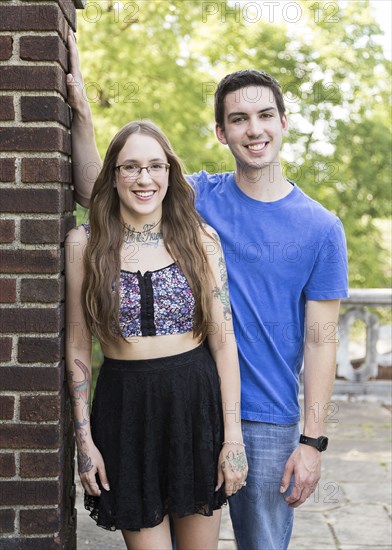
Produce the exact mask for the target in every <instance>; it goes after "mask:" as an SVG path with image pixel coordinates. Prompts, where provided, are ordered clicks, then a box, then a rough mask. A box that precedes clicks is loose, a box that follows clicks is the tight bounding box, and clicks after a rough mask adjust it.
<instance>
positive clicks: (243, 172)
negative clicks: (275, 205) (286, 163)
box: [235, 163, 293, 202]
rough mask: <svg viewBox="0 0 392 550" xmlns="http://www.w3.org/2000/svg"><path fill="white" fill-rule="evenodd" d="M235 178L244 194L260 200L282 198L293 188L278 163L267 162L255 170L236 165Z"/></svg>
mask: <svg viewBox="0 0 392 550" xmlns="http://www.w3.org/2000/svg"><path fill="white" fill-rule="evenodd" d="M235 179H236V182H237V185H238V187H239V188H240V189H241V191H243V193H245V195H248V196H249V197H251V198H252V199H255V200H258V201H262V202H274V201H277V200H279V199H283V198H284V197H285V196H286V195H288V194H289V193H290V192H291V191H292V189H293V186H292V184H291V183H290V182H289V181H288V180H287V179H286V178H285V177H284V176H283V173H282V167H281V165H280V163H276V164H274V165H272V164H269V165H267V166H265V167H263V168H261V169H257V170H256V169H250V168H249V167H247V168H244V167H242V166H238V165H237V170H236V172H235Z"/></svg>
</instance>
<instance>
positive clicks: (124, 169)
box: [116, 162, 170, 179]
mask: <svg viewBox="0 0 392 550" xmlns="http://www.w3.org/2000/svg"><path fill="white" fill-rule="evenodd" d="M169 168H170V164H168V163H165V162H155V163H154V164H150V165H149V166H138V165H137V164H131V163H130V164H120V165H119V166H116V170H120V173H121V175H122V176H123V177H124V178H129V179H134V178H137V177H138V176H139V174H141V173H142V170H147V172H148V173H149V174H150V176H162V174H164V173H165V172H167V171H168V170H169Z"/></svg>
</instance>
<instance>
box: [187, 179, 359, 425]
mask: <svg viewBox="0 0 392 550" xmlns="http://www.w3.org/2000/svg"><path fill="white" fill-rule="evenodd" d="M189 181H190V182H191V184H192V185H193V186H194V188H195V191H196V207H197V209H198V211H199V213H200V214H201V215H202V216H203V218H204V219H205V220H206V222H207V223H209V224H210V225H211V226H212V227H214V228H215V229H216V230H217V232H218V234H219V236H220V238H221V241H222V248H223V252H224V255H225V259H226V263H227V271H228V279H229V292H230V301H231V305H232V310H233V323H234V333H235V336H236V340H237V345H238V351H239V359H240V369H241V409H242V418H243V419H244V420H253V421H259V422H272V423H275V424H293V423H296V422H298V421H299V418H300V408H299V403H298V389H299V373H300V370H301V366H302V362H303V352H304V346H303V343H304V318H305V303H306V300H334V299H339V298H345V297H347V296H348V282H347V273H348V269H347V253H346V241H345V236H344V231H343V227H342V224H341V222H340V220H339V219H338V218H337V217H336V216H335V215H333V214H332V213H331V212H329V211H328V210H326V209H325V208H324V207H323V206H321V204H319V203H318V202H316V201H314V200H313V199H311V198H310V197H308V196H307V195H306V194H305V193H304V192H303V191H301V189H299V187H297V186H296V185H295V184H293V189H292V191H291V192H290V193H289V194H288V195H287V196H286V197H284V198H282V199H280V200H277V201H274V202H261V201H258V200H254V199H252V198H250V197H249V196H248V195H246V194H245V193H243V192H242V191H241V189H240V188H239V187H238V186H237V183H236V181H235V177H234V174H233V173H232V172H231V173H224V174H208V173H207V172H204V171H202V172H199V173H197V174H194V175H193V176H190V177H189ZM291 183H292V182H291ZM315 330H317V327H315ZM331 331H333V327H332V328H331ZM223 337H224V328H223Z"/></svg>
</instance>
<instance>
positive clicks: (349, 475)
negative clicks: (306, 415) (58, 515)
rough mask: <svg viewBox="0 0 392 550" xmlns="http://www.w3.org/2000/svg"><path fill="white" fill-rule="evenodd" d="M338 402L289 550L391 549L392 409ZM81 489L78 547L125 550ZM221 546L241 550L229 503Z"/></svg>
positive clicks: (361, 402) (118, 535)
mask: <svg viewBox="0 0 392 550" xmlns="http://www.w3.org/2000/svg"><path fill="white" fill-rule="evenodd" d="M334 404H335V405H334V409H333V410H334V417H333V418H334V419H335V420H338V422H334V423H332V422H329V423H327V424H326V433H327V435H328V436H329V437H330V447H329V449H328V451H327V452H326V453H324V454H323V466H322V475H321V479H320V482H319V486H318V488H317V491H316V493H315V495H313V496H312V497H311V498H310V499H309V500H308V501H307V502H306V503H305V504H304V505H303V506H301V507H300V508H298V509H297V510H296V515H295V522H294V530H293V536H292V539H291V543H290V546H289V550H369V549H370V548H371V549H373V550H374V549H377V550H392V530H391V516H392V509H391V508H392V501H391V498H392V496H391V495H392V493H391V483H392V479H391V440H392V439H391V436H392V430H391V414H390V411H389V410H387V409H386V408H385V407H383V406H382V405H381V403H379V402H377V401H376V400H374V399H371V400H369V401H366V400H364V399H363V398H361V399H358V400H357V399H350V400H348V399H346V398H345V397H343V398H341V399H336V400H335V401H334ZM78 487H79V488H78V490H77V508H78V550H125V545H124V542H123V539H122V536H121V533H119V532H114V533H112V532H108V531H105V530H104V529H101V528H99V527H97V526H96V525H95V522H94V521H93V520H92V519H91V518H89V517H88V513H87V512H86V511H85V510H83V508H82V502H81V491H80V486H78ZM218 548H219V550H236V544H235V541H234V535H233V531H232V527H231V522H230V516H229V510H228V507H224V509H223V514H222V526H221V531H220V542H219V547H218ZM247 550H271V549H267V548H263V549H259V548H257V549H247Z"/></svg>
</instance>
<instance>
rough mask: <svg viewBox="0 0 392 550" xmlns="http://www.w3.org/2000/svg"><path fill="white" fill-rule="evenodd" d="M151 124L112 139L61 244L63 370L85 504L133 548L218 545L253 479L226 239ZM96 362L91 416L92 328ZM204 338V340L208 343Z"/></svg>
mask: <svg viewBox="0 0 392 550" xmlns="http://www.w3.org/2000/svg"><path fill="white" fill-rule="evenodd" d="M193 202H194V192H193V190H192V188H191V187H190V185H189V184H188V183H187V181H186V180H185V178H184V176H183V171H182V168H181V164H180V162H179V160H178V158H177V157H176V155H175V153H174V152H173V150H172V148H171V145H170V143H169V142H168V140H167V138H166V137H165V136H164V135H163V134H162V132H161V131H160V130H159V129H158V128H157V127H156V126H154V125H153V124H152V123H151V122H148V121H141V122H131V123H129V124H127V125H126V126H125V127H124V128H122V129H121V130H120V131H119V132H118V134H117V135H116V136H115V137H114V139H113V140H112V142H111V144H110V146H109V148H108V151H107V153H106V157H105V160H104V163H103V167H102V170H101V172H100V175H99V176H98V179H97V180H96V183H95V186H94V190H93V194H92V197H91V202H90V223H89V225H84V226H80V227H79V228H76V229H73V230H72V231H70V233H69V234H68V236H67V240H66V281H67V299H66V305H67V327H68V334H67V372H68V380H69V388H70V392H71V396H72V400H73V410H74V419H75V431H76V441H77V449H78V466H79V474H80V478H81V482H82V485H83V488H84V490H85V506H86V508H87V509H88V510H90V511H91V516H92V517H93V519H95V520H96V522H97V524H98V525H99V526H101V527H104V528H106V529H110V530H115V529H121V531H122V533H123V536H124V539H125V542H126V545H127V548H128V549H138V550H143V549H146V550H147V549H148V550H154V549H158V548H159V549H162V548H164V549H167V548H171V544H172V543H171V537H170V528H169V516H170V517H172V519H173V522H174V526H175V530H176V541H177V548H178V549H179V550H186V549H189V550H191V549H192V550H196V549H209V550H210V549H213V548H216V547H217V544H218V537H219V524H220V508H221V506H222V504H224V502H225V501H226V497H227V496H230V495H232V494H234V493H236V492H237V491H238V490H239V489H240V488H241V487H242V486H244V485H245V479H246V475H247V462H246V456H245V449H244V445H243V443H242V434H241V423H240V413H239V411H240V388H239V386H240V384H239V369H238V358H237V349H236V343H235V340H234V337H233V331H232V324H231V312H230V305H229V301H228V292H227V275H226V269H225V263H224V259H223V256H222V251H221V248H220V245H219V241H218V236H217V235H216V233H215V232H214V231H213V229H212V228H211V227H208V226H206V225H204V224H203V222H202V219H201V218H200V216H199V215H198V214H197V213H196V211H195V209H194V206H193ZM92 335H95V336H96V337H97V339H98V340H99V342H100V344H101V348H102V351H103V354H104V362H103V365H102V366H101V370H100V374H99V378H98V381H97V386H96V390H95V396H94V403H93V407H92V413H91V418H90V404H89V401H90V386H91V337H92ZM205 341H208V347H209V351H208V349H207V347H206V346H205V345H204V344H203V342H205Z"/></svg>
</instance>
